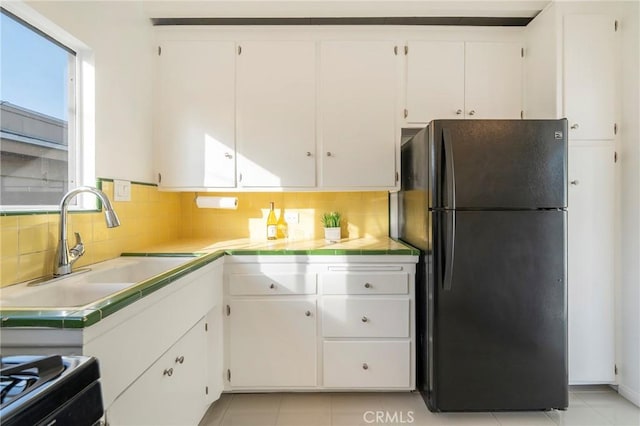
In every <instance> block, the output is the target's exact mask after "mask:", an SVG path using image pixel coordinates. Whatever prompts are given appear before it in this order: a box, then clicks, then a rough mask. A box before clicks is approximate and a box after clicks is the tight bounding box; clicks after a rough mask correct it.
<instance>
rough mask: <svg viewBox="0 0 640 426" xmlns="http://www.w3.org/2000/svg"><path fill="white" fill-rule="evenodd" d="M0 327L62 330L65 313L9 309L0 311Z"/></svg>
mask: <svg viewBox="0 0 640 426" xmlns="http://www.w3.org/2000/svg"><path fill="white" fill-rule="evenodd" d="M0 317H1V318H2V319H1V320H0V327H2V328H4V327H51V328H63V325H64V318H65V311H63V310H58V309H38V308H35V309H26V308H25V309H9V310H4V311H0Z"/></svg>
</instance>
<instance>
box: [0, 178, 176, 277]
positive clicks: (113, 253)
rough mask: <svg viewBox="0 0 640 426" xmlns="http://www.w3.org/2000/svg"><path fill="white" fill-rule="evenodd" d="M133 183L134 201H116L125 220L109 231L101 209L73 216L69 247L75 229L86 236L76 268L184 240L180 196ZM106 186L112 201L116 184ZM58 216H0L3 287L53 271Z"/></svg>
mask: <svg viewBox="0 0 640 426" xmlns="http://www.w3.org/2000/svg"><path fill="white" fill-rule="evenodd" d="M131 187H132V191H131V195H132V196H131V201H129V202H113V203H112V204H113V207H114V209H115V211H116V213H117V214H118V217H119V218H120V222H121V226H119V227H118V228H111V229H108V228H107V227H106V225H105V220H104V214H103V213H102V212H94V213H85V212H82V213H79V212H78V213H74V212H71V213H70V214H69V216H68V222H67V230H68V233H67V239H68V241H69V245H70V246H71V245H73V244H75V237H74V232H79V233H80V235H82V240H83V242H84V245H85V254H84V256H82V257H81V258H80V259H79V260H78V261H77V262H76V263H75V264H74V267H76V268H77V267H80V266H83V265H88V264H91V263H96V262H101V261H103V260H108V259H112V258H114V257H117V256H119V255H120V253H122V252H124V251H132V250H136V249H139V248H142V247H145V246H148V245H151V244H155V243H163V242H168V241H172V240H175V239H178V238H179V223H180V222H179V220H180V219H179V214H175V213H176V212H179V211H180V194H178V193H172V192H159V191H158V189H157V188H156V187H155V186H150V185H139V184H132V185H131ZM102 190H103V191H104V192H105V193H106V194H107V196H108V197H109V199H111V200H113V183H112V182H107V181H103V182H102ZM166 212H172V213H173V216H172V217H169V216H168V215H167V214H165V213H166ZM59 220H60V215H59V214H58V213H55V214H25V215H16V216H0V229H1V232H2V233H1V235H0V241H1V243H2V244H1V246H0V247H1V248H0V250H1V251H0V266H1V270H2V272H1V273H0V286H6V285H9V284H13V283H16V282H20V281H26V280H30V279H34V278H38V277H41V276H43V275H48V274H51V272H52V270H53V259H54V254H55V250H56V246H57V244H58V233H59V228H58V226H59Z"/></svg>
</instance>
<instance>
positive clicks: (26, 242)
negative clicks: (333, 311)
mask: <svg viewBox="0 0 640 426" xmlns="http://www.w3.org/2000/svg"><path fill="white" fill-rule="evenodd" d="M102 190H103V191H104V192H105V193H106V194H107V196H108V197H109V199H111V200H113V183H112V182H108V181H103V182H102ZM199 195H205V194H204V193H200V194H199ZM206 195H211V196H225V197H229V196H232V197H238V208H237V210H221V209H200V208H198V207H197V206H196V204H195V197H196V193H193V192H188V193H175V192H161V191H158V189H157V188H156V187H155V186H150V185H142V184H135V183H134V184H132V185H131V201H129V202H116V201H113V202H112V204H113V207H114V210H115V211H116V213H117V214H118V216H119V218H120V222H121V226H119V227H117V228H111V229H108V228H107V227H106V225H105V221H104V215H103V213H102V212H92V213H74V212H71V213H70V214H69V217H68V224H67V225H68V235H67V239H68V241H69V245H72V244H74V242H75V238H74V234H73V233H74V232H80V234H81V235H82V239H83V242H84V244H85V255H84V256H83V257H82V258H80V259H79V260H78V261H77V262H76V263H75V264H74V267H76V268H77V267H81V266H83V265H88V264H92V263H96V262H101V261H104V260H108V259H112V258H114V257H117V256H119V255H120V253H122V252H125V251H135V250H139V249H141V248H143V247H148V246H151V245H156V244H163V243H167V242H171V241H174V240H178V239H182V238H211V239H212V240H216V241H221V240H227V239H237V238H249V239H251V240H255V241H260V240H264V239H265V238H266V220H267V214H268V212H269V202H271V201H273V202H275V207H276V215H277V216H279V215H280V214H281V212H282V210H283V209H284V210H285V211H287V212H297V213H298V215H299V223H298V224H291V225H289V227H288V233H289V238H290V239H291V240H312V239H317V238H322V237H323V229H322V224H321V223H320V217H321V216H322V213H324V212H327V211H334V210H335V211H339V212H340V213H341V214H342V217H343V224H342V236H343V238H359V237H383V236H387V235H388V229H389V210H388V205H389V203H388V195H389V194H388V193H387V192H384V191H380V192H286V193H264V192H261V193H224V194H216V193H206ZM59 218H60V215H59V214H57V213H55V214H25V215H16V216H0V229H1V232H2V233H1V235H0V242H1V245H0V266H1V268H0V269H1V272H0V287H2V286H6V285H9V284H13V283H16V282H21V281H25V280H30V279H34V278H38V277H40V276H43V275H48V274H51V272H52V269H53V259H54V254H55V250H56V245H57V242H58V232H59V228H58V226H59V223H58V222H59Z"/></svg>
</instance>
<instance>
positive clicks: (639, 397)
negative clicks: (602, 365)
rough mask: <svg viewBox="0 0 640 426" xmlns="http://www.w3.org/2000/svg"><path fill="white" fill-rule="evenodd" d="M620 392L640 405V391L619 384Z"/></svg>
mask: <svg viewBox="0 0 640 426" xmlns="http://www.w3.org/2000/svg"><path fill="white" fill-rule="evenodd" d="M618 393H619V394H620V395H622V396H624V397H625V398H626V399H628V400H629V401H631V402H633V403H634V404H635V405H637V406H638V407H640V392H638V391H637V390H633V389H631V388H630V387H628V386H625V385H618Z"/></svg>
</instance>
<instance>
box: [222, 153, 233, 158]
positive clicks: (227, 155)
mask: <svg viewBox="0 0 640 426" xmlns="http://www.w3.org/2000/svg"><path fill="white" fill-rule="evenodd" d="M224 158H228V159H232V158H233V155H231V154H229V153H228V152H225V153H224Z"/></svg>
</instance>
